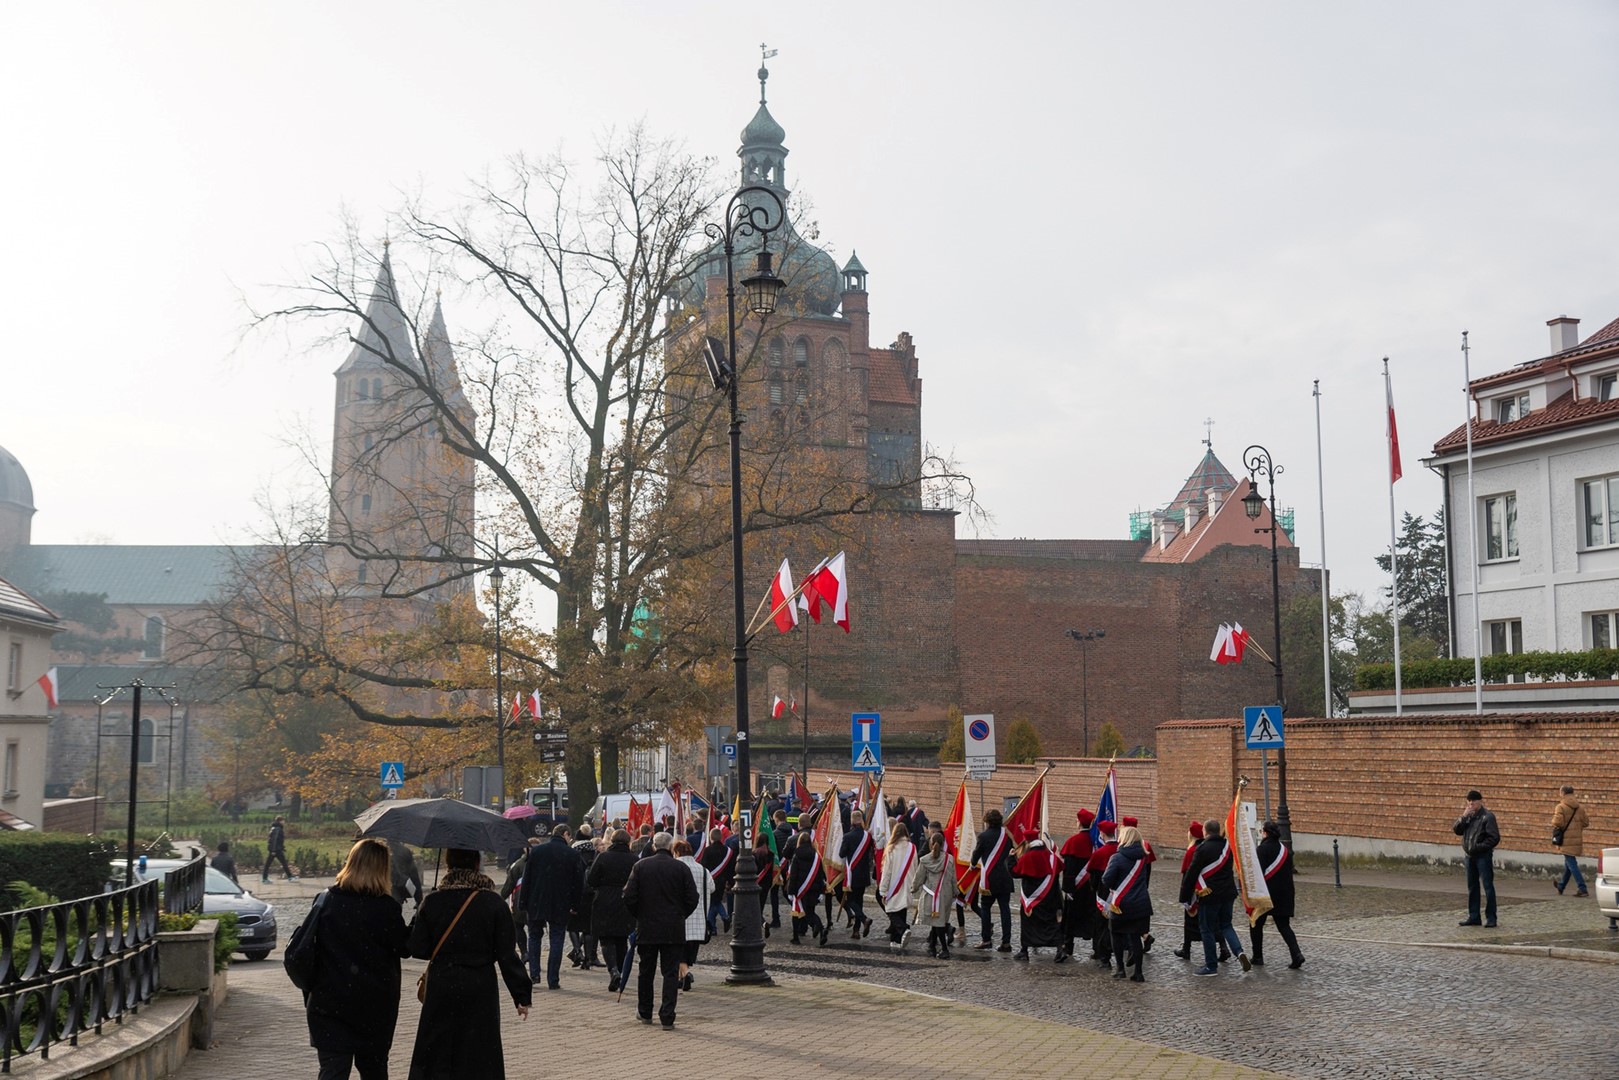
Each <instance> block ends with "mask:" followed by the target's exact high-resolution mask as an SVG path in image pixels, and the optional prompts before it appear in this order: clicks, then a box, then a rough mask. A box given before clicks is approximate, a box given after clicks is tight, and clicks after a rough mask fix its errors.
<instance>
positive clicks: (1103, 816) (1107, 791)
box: [1091, 765, 1119, 849]
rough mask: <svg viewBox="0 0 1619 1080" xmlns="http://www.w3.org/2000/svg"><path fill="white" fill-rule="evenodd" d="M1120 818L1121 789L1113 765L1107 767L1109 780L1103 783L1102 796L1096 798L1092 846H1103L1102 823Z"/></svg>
mask: <svg viewBox="0 0 1619 1080" xmlns="http://www.w3.org/2000/svg"><path fill="white" fill-rule="evenodd" d="M1118 820H1119V790H1118V787H1117V780H1116V778H1115V777H1114V775H1113V766H1111V765H1109V766H1108V769H1107V781H1106V782H1105V783H1104V784H1103V785H1102V797H1101V798H1100V799H1098V800H1096V820H1095V821H1094V822H1092V823H1091V847H1092V849H1095V848H1099V847H1101V846H1102V831H1101V828H1100V826H1101V824H1102V822H1104V821H1111V822H1114V823H1115V824H1117V823H1118Z"/></svg>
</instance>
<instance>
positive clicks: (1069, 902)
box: [1061, 807, 1096, 956]
mask: <svg viewBox="0 0 1619 1080" xmlns="http://www.w3.org/2000/svg"><path fill="white" fill-rule="evenodd" d="M1095 820H1096V815H1095V814H1093V813H1091V812H1090V811H1089V810H1086V809H1084V808H1083V807H1082V808H1080V811H1079V831H1078V832H1076V833H1075V834H1074V835H1073V836H1070V837H1069V838H1068V840H1067V842H1066V843H1064V844H1063V846H1062V852H1061V854H1062V894H1063V909H1062V934H1063V952H1064V953H1065V954H1066V955H1068V956H1073V955H1074V939H1075V938H1085V939H1086V940H1089V939H1090V937H1091V934H1092V933H1093V931H1092V929H1091V928H1092V927H1093V926H1094V925H1095V924H1096V882H1095V881H1094V880H1093V879H1092V877H1091V868H1090V861H1091V822H1093V821H1095Z"/></svg>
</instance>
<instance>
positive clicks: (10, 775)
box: [5, 739, 22, 799]
mask: <svg viewBox="0 0 1619 1080" xmlns="http://www.w3.org/2000/svg"><path fill="white" fill-rule="evenodd" d="M21 757H22V745H21V744H20V743H18V742H17V740H15V739H13V740H11V741H10V742H8V743H6V775H5V797H6V798H8V799H14V798H16V797H17V794H18V791H17V766H18V759H19V758H21Z"/></svg>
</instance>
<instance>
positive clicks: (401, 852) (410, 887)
mask: <svg viewBox="0 0 1619 1080" xmlns="http://www.w3.org/2000/svg"><path fill="white" fill-rule="evenodd" d="M388 857H389V859H390V860H391V863H390V865H389V868H388V875H389V884H390V886H391V887H392V889H393V898H394V901H395V903H397V904H398V905H399V906H400V907H404V906H405V901H406V900H408V899H410V898H411V897H413V896H414V897H415V898H416V907H417V909H418V910H419V909H420V908H421V906H422V872H421V871H420V870H419V869H417V867H416V856H415V855H414V854H413V853H412V852H411V850H410V847H409V846H408V845H406V844H404V843H402V842H400V841H398V840H389V841H388Z"/></svg>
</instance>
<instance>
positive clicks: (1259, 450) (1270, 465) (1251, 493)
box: [1242, 443, 1293, 844]
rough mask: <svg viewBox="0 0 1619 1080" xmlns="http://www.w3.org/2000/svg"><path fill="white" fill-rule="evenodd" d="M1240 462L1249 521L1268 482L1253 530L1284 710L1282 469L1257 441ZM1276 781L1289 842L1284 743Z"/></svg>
mask: <svg viewBox="0 0 1619 1080" xmlns="http://www.w3.org/2000/svg"><path fill="white" fill-rule="evenodd" d="M1242 463H1243V465H1244V466H1245V467H1246V468H1247V470H1248V494H1247V495H1245V496H1243V500H1242V510H1243V513H1245V514H1247V515H1248V519H1249V520H1250V521H1257V520H1258V519H1259V515H1260V514H1262V513H1264V512H1265V497H1264V496H1262V495H1260V494H1259V479H1258V478H1259V477H1261V476H1263V477H1264V478H1265V480H1266V482H1267V483H1268V484H1269V485H1270V528H1268V529H1263V528H1256V529H1255V530H1254V532H1268V533H1270V613H1271V626H1272V627H1273V628H1274V630H1275V638H1274V640H1275V644H1274V646H1273V648H1274V649H1275V652H1274V653H1272V655H1271V661H1270V663H1271V667H1272V668H1274V669H1275V671H1276V705H1277V707H1278V708H1280V709H1282V710H1283V713H1284V714H1285V713H1286V708H1287V701H1286V697H1285V695H1284V694H1283V688H1282V579H1281V571H1280V570H1279V569H1278V562H1277V555H1276V534H1277V533H1278V532H1279V531H1281V522H1280V521H1279V520H1278V519H1277V516H1276V477H1277V476H1279V475H1280V474H1281V473H1282V472H1283V471H1284V470H1283V468H1282V466H1280V465H1278V464H1276V461H1275V459H1273V458H1272V457H1271V456H1270V451H1269V450H1266V449H1265V448H1264V447H1263V446H1260V445H1258V444H1257V443H1256V444H1254V445H1253V446H1250V447H1249V448H1248V449H1246V450H1244V451H1243V452H1242ZM1276 782H1277V793H1278V796H1277V803H1276V824H1277V825H1279V826H1281V829H1282V840H1283V841H1285V842H1286V843H1289V844H1291V843H1292V842H1293V819H1292V816H1291V815H1290V814H1289V813H1288V810H1287V747H1286V746H1278V747H1277V748H1276Z"/></svg>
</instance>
